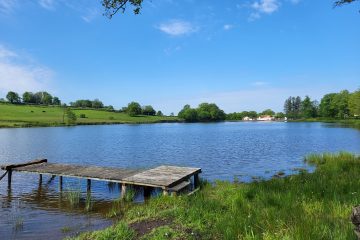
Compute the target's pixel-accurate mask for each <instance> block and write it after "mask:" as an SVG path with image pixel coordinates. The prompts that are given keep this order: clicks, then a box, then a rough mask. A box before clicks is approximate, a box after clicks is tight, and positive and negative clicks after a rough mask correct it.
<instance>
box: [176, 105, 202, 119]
mask: <svg viewBox="0 0 360 240" xmlns="http://www.w3.org/2000/svg"><path fill="white" fill-rule="evenodd" d="M178 117H179V118H182V119H184V120H185V121H186V122H197V121H198V114H197V111H196V110H195V109H194V108H191V107H190V105H188V104H187V105H185V106H184V108H183V109H182V110H181V111H180V112H179V114H178Z"/></svg>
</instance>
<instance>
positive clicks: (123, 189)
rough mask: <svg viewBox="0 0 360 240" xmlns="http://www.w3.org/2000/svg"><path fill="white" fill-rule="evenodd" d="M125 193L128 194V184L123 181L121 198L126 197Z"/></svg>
mask: <svg viewBox="0 0 360 240" xmlns="http://www.w3.org/2000/svg"><path fill="white" fill-rule="evenodd" d="M125 194H126V184H125V183H123V184H122V185H121V198H122V199H124V198H125Z"/></svg>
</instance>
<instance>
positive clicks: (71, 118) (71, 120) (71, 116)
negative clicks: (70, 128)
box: [63, 107, 77, 125]
mask: <svg viewBox="0 0 360 240" xmlns="http://www.w3.org/2000/svg"><path fill="white" fill-rule="evenodd" d="M65 118H66V123H67V124H68V125H72V124H75V123H76V119H77V117H76V115H75V113H74V112H73V111H71V109H70V108H68V107H66V108H64V113H63V122H64V123H65Z"/></svg>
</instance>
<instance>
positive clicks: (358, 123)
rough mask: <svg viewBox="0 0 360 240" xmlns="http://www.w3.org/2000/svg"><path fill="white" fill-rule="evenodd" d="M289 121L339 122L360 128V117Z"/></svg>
mask: <svg viewBox="0 0 360 240" xmlns="http://www.w3.org/2000/svg"><path fill="white" fill-rule="evenodd" d="M289 122H324V123H337V124H339V125H343V126H347V127H353V128H358V129H360V119H333V118H303V119H296V120H289Z"/></svg>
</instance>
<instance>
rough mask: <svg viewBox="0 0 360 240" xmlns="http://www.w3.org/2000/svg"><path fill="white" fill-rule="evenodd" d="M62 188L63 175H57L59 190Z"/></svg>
mask: <svg viewBox="0 0 360 240" xmlns="http://www.w3.org/2000/svg"><path fill="white" fill-rule="evenodd" d="M62 190H63V177H62V176H59V192H62Z"/></svg>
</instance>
